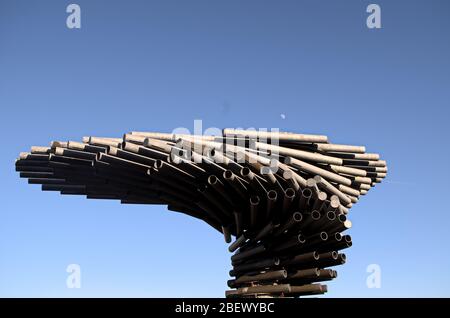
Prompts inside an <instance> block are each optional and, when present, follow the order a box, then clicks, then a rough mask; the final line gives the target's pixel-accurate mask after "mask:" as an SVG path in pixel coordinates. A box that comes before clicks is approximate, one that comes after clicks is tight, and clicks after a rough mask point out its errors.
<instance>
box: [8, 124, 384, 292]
mask: <svg viewBox="0 0 450 318" xmlns="http://www.w3.org/2000/svg"><path fill="white" fill-rule="evenodd" d="M365 151H366V149H365V147H364V146H352V145H345V144H333V143H330V142H329V140H328V138H327V137H326V136H322V135H306V134H296V133H288V132H267V131H255V130H243V129H229V128H227V129H224V130H223V131H222V133H221V134H220V135H217V136H191V135H187V134H171V133H160V132H136V131H135V132H131V133H127V134H124V135H123V137H122V138H108V137H94V136H89V137H83V138H82V141H81V142H78V141H52V142H51V143H50V146H49V147H46V146H33V147H32V148H31V151H29V152H22V153H20V154H19V158H18V160H17V161H16V163H15V169H16V171H18V172H19V174H20V177H21V178H27V179H28V183H30V184H39V185H41V187H42V190H43V191H58V192H60V193H61V194H67V195H85V196H86V197H87V198H89V199H112V200H118V201H120V202H121V203H123V204H155V205H161V204H165V205H167V206H168V209H169V210H170V211H174V212H177V213H183V214H186V215H189V216H191V217H195V218H198V219H201V220H203V221H204V222H205V223H206V224H208V225H209V226H211V227H212V228H214V229H215V230H217V231H218V232H220V233H221V234H222V235H223V237H224V239H225V241H226V242H227V243H230V245H229V248H228V249H229V251H230V252H232V253H234V255H233V256H232V257H231V261H232V266H233V269H232V270H231V271H230V275H231V276H235V278H233V279H230V280H229V281H228V286H229V287H230V288H232V290H229V291H227V292H226V296H227V297H268V296H271V297H300V296H305V295H316V294H322V293H325V292H327V287H326V285H321V284H316V282H321V281H326V280H331V279H334V278H336V276H337V272H336V271H335V270H333V269H329V268H326V267H330V266H338V265H342V264H344V263H345V262H346V256H345V254H343V253H340V252H339V251H341V250H343V249H345V248H348V247H350V246H351V245H352V244H353V242H352V239H351V237H350V235H347V234H346V235H344V234H343V232H344V231H346V230H348V229H350V228H351V226H352V223H351V221H350V220H349V211H350V208H352V207H353V206H354V205H355V204H356V203H357V202H358V201H359V200H360V199H361V198H363V196H364V195H366V194H367V193H368V191H369V190H370V189H372V188H373V187H374V186H375V185H377V184H378V183H380V182H381V181H382V180H383V179H384V178H385V177H386V173H387V171H388V168H387V165H386V161H384V160H381V159H380V156H379V155H378V154H374V153H366V152H365Z"/></svg>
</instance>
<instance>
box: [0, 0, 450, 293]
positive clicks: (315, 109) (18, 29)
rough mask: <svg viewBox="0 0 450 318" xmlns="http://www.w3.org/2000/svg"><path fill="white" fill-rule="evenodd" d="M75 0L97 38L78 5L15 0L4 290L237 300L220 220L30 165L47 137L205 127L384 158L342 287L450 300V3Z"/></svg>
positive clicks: (334, 288)
mask: <svg viewBox="0 0 450 318" xmlns="http://www.w3.org/2000/svg"><path fill="white" fill-rule="evenodd" d="M74 2H75V3H77V4H79V5H80V6H81V10H82V12H81V19H82V22H81V23H82V27H81V29H80V30H69V29H68V28H67V27H66V17H67V15H68V14H67V13H66V6H67V5H68V4H70V3H71V2H69V1H62V0H59V1H17V0H14V1H13V0H11V1H5V0H0V107H1V117H0V118H1V125H0V129H1V136H2V145H1V147H0V167H1V175H0V176H1V178H0V185H1V201H0V296H43V297H47V296H62V297H82V296H88V297H89V296H126V297H127V296H138V297H140V296H145V297H152V296H161V297H166V296H167V297H178V296H182V297H197V296H205V297H208V296H210V297H211V296H212V297H221V296H223V295H224V290H225V288H226V280H227V279H228V270H229V269H230V261H229V257H230V255H229V253H228V252H227V246H226V244H225V243H224V242H223V238H222V237H221V236H220V235H219V234H218V233H217V232H215V231H214V230H213V229H211V228H209V226H207V225H206V224H203V223H201V222H200V221H196V220H194V219H191V218H190V217H187V216H183V215H178V214H174V213H172V212H167V211H166V210H165V208H163V207H158V206H123V205H120V204H119V203H117V202H113V201H94V200H87V199H85V198H83V197H69V196H64V197H63V196H60V195H59V194H57V193H49V192H41V191H40V189H39V187H38V186H29V185H27V184H26V180H23V179H19V177H18V174H17V173H16V172H15V171H14V159H15V158H16V157H17V155H18V154H19V152H20V151H24V150H27V149H28V148H29V147H30V146H32V145H48V143H49V142H50V141H51V140H58V139H60V140H78V139H80V138H81V137H82V136H86V135H99V136H121V135H122V134H123V133H124V132H127V131H131V130H155V131H168V132H170V131H172V129H174V128H176V127H180V126H181V127H187V128H190V129H192V127H193V121H194V119H202V120H203V125H204V126H205V127H220V128H222V127H269V128H270V127H279V128H280V129H282V130H288V131H297V132H304V133H318V134H326V135H328V136H329V137H330V139H331V140H332V141H333V142H336V143H350V144H364V145H366V146H367V149H368V151H370V152H379V153H381V155H382V156H383V158H384V159H386V160H387V161H388V164H389V174H388V177H387V179H386V181H385V182H383V183H382V184H380V185H379V186H377V187H376V188H375V189H373V190H371V191H370V193H369V194H368V195H367V196H366V197H364V198H363V199H361V201H360V202H359V203H358V204H356V205H355V206H354V208H352V210H351V214H350V216H351V219H352V221H353V225H354V227H353V229H352V230H351V233H350V234H351V235H352V236H353V240H354V245H353V247H352V248H351V249H348V250H347V251H346V253H347V256H348V262H347V264H345V265H344V266H342V267H340V268H338V272H339V277H338V279H337V280H336V281H334V282H332V283H330V284H329V293H328V296H329V297H349V296H355V297H360V296H363V297H382V296H384V297H393V296H396V297H398V296H400V297H403V296H450V290H449V287H448V286H449V285H450V274H449V271H448V270H449V268H450V254H449V245H448V243H449V237H450V236H449V230H448V228H449V221H448V220H449V216H448V215H449V212H450V211H449V204H448V198H447V195H448V193H449V190H450V189H449V185H448V182H449V181H448V180H449V177H450V174H449V171H450V170H449V166H448V158H449V149H450V148H449V143H448V140H449V136H450V127H449V119H450V118H449V115H450V112H449V106H450V105H449V104H450V58H449V57H450V3H449V2H448V1H444V0H443V1H376V2H375V1H374V2H375V3H378V4H379V5H380V6H381V9H382V29H381V30H369V29H368V28H367V27H366V24H365V20H366V17H367V15H368V14H367V13H366V7H367V5H368V4H370V3H371V2H370V1H361V0H358V1H256V0H244V1H237V0H228V1H223V0H222V1H194V0H189V1H181V0H180V1H171V0H164V1H81V0H77V1H74ZM281 114H284V115H285V118H284V119H283V118H282V116H281ZM71 263H76V264H79V265H80V266H81V282H82V283H81V284H82V286H81V288H80V289H68V288H67V287H66V277H67V275H68V274H67V273H66V267H67V265H68V264H71ZM372 263H376V264H379V265H380V266H381V269H382V276H381V279H382V280H381V282H382V286H381V288H380V289H368V288H367V287H366V277H367V275H368V274H367V273H366V267H367V265H369V264H372Z"/></svg>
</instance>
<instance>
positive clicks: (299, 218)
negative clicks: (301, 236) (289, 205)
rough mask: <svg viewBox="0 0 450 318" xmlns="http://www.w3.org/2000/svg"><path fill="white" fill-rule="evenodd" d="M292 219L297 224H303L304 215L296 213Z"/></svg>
mask: <svg viewBox="0 0 450 318" xmlns="http://www.w3.org/2000/svg"><path fill="white" fill-rule="evenodd" d="M292 218H293V219H294V221H295V222H301V220H302V219H303V215H302V214H301V213H300V212H294V214H292Z"/></svg>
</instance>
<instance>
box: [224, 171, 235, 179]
mask: <svg viewBox="0 0 450 318" xmlns="http://www.w3.org/2000/svg"><path fill="white" fill-rule="evenodd" d="M223 177H224V178H225V179H231V178H232V177H233V172H231V171H230V170H226V171H225V172H224V173H223Z"/></svg>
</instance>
